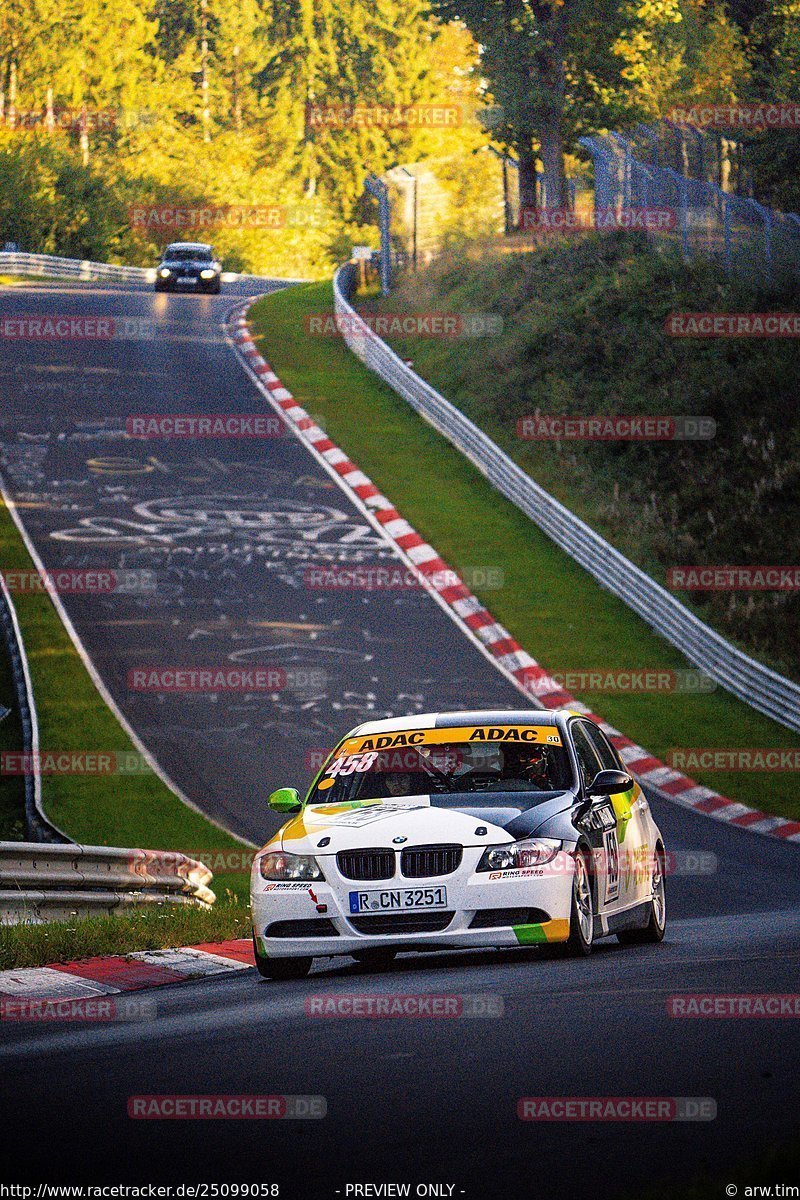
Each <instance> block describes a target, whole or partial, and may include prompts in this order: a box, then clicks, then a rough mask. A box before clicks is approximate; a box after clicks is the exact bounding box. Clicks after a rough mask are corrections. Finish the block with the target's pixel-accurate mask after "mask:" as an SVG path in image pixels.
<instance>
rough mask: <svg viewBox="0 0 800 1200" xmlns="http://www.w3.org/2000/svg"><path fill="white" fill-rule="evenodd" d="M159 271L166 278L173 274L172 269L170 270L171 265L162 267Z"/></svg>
mask: <svg viewBox="0 0 800 1200" xmlns="http://www.w3.org/2000/svg"><path fill="white" fill-rule="evenodd" d="M158 273H159V275H160V276H161V278H162V279H166V278H167V276H168V275H171V274H172V271H170V269H169V267H162V268H161V270H160V271H159V272H158Z"/></svg>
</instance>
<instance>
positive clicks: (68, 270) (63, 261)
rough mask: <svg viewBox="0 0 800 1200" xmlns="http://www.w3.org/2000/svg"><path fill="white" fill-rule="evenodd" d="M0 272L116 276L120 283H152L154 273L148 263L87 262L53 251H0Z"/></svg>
mask: <svg viewBox="0 0 800 1200" xmlns="http://www.w3.org/2000/svg"><path fill="white" fill-rule="evenodd" d="M0 274H8V275H58V276H67V277H68V278H75V279H86V280H92V279H116V280H118V281H119V282H120V283H152V281H153V280H154V279H155V277H156V273H155V269H154V268H151V267H120V266H116V265H115V264H113V263H96V262H88V261H87V260H86V259H83V260H81V259H78V258H58V257H57V256H56V255H54V254H23V253H22V252H21V251H5V250H4V251H2V252H0Z"/></svg>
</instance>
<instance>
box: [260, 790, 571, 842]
mask: <svg viewBox="0 0 800 1200" xmlns="http://www.w3.org/2000/svg"><path fill="white" fill-rule="evenodd" d="M435 799H436V801H437V802H438V801H440V800H441V799H442V797H440V796H437V797H435ZM447 799H448V807H447V808H442V807H440V806H439V804H438V803H436V804H431V797H430V796H409V797H405V798H403V799H402V800H366V801H356V802H354V803H351V804H315V805H308V806H307V807H306V808H304V809H303V811H302V812H301V813H298V814H297V816H296V817H293V818H292V820H291V821H289V822H288V823H287V824H286V825H284V827H283V829H282V830H281V831H280V833H279V834H278V836H277V838H275V839H273V842H272V843H271V844H272V845H273V846H274V845H275V843H276V842H278V841H279V842H280V846H281V848H282V849H285V850H287V851H289V852H291V853H293V854H312V853H313V854H319V853H320V852H322V853H323V854H337V853H338V852H339V851H340V850H354V849H359V848H363V847H371V846H390V845H391V844H392V843H393V842H394V839H395V838H405V839H406V841H405V842H398V843H396V844H397V845H405V846H407V847H411V846H420V845H435V844H439V843H443V842H446V843H451V842H455V843H457V844H458V845H461V846H486V845H493V844H494V845H496V844H498V843H502V842H510V841H514V840H516V839H517V838H520V837H526V836H528V835H529V833H530V831H531V830H532V829H533V828H534V827H535V826H538V825H541V824H542V822H543V821H545V820H547V818H548V817H550V816H552V815H553V814H554V813H557V812H562V811H563V810H564V809H565V808H569V807H570V806H571V805H572V804H573V803H574V797H573V796H572V795H571V793H560V794H558V795H557V796H554V797H552V798H549V799H547V800H545V801H544V802H543V803H540V804H537V805H536V806H534V807H532V808H529V809H526V810H521V809H520V807H519V806H518V805H517V806H514V805H513V804H512V803H510V804H509V805H508V806H506V807H499V806H498V807H487V806H485V805H483V806H482V805H481V803H480V801H481V797H480V795H464V796H448V798H447ZM509 799H510V800H511V799H512V798H511V797H509ZM462 801H463V803H462ZM478 828H483V829H485V830H486V832H485V833H481V834H478V833H476V830H477V829H478ZM324 838H328V839H330V840H329V841H328V842H327V843H326V844H325V845H324V846H320V841H321V840H322V839H324Z"/></svg>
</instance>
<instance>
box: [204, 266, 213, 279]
mask: <svg viewBox="0 0 800 1200" xmlns="http://www.w3.org/2000/svg"><path fill="white" fill-rule="evenodd" d="M216 273H217V272H216V271H212V270H211V269H210V268H209V267H205V268H204V269H203V270H202V271H201V272H200V278H201V279H213V278H214V276H215V275H216Z"/></svg>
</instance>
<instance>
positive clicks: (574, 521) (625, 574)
mask: <svg viewBox="0 0 800 1200" xmlns="http://www.w3.org/2000/svg"><path fill="white" fill-rule="evenodd" d="M354 283H355V269H354V267H353V265H352V264H351V263H347V264H345V265H344V266H343V267H341V268H340V269H339V271H337V273H336V275H335V277H334V281H333V295H334V305H335V309H336V314H337V316H339V317H342V318H346V320H343V321H342V326H343V330H344V333H343V336H344V339H345V341H346V342H347V345H348V346H349V348H350V349H351V350H352V352H353V353H354V354H355V355H356V357H358V358H360V359H361V361H362V362H363V363H365V365H366V366H368V367H369V368H370V370H372V371H374V372H375V374H376V375H379V376H380V378H381V379H383V380H384V381H385V382H386V383H388V384H389V386H390V387H391V388H393V389H394V391H396V392H397V393H398V394H399V395H400V396H402V397H403V399H404V400H407V401H408V403H409V404H410V405H411V407H412V408H414V409H415V410H416V411H417V412H418V413H419V414H420V415H421V416H422V417H424V419H425V420H426V421H427V422H428V423H429V424H430V425H432V426H433V427H434V429H436V430H438V432H439V433H441V434H442V435H443V436H444V437H446V438H447V440H448V441H449V442H451V443H452V444H453V445H454V446H456V447H457V449H459V450H460V451H461V452H462V454H464V455H465V456H466V457H467V458H468V459H469V460H470V462H472V463H474V465H475V466H476V467H477V468H478V470H479V471H480V472H481V473H482V474H483V475H485V476H486V478H487V479H488V480H489V482H490V483H491V484H492V485H493V486H494V487H495V488H497V490H498V491H499V492H501V493H502V495H504V496H505V497H507V499H509V500H510V501H511V502H512V503H513V504H515V505H516V506H517V508H519V509H520V510H521V511H522V512H524V513H525V515H526V516H528V517H530V519H531V520H532V521H534V522H535V524H536V525H538V526H539V528H540V529H542V530H543V531H544V532H545V533H546V534H547V535H548V536H549V537H550V538H552V540H553V541H554V542H555V543H556V545H558V546H560V547H561V549H562V550H565V551H566V552H567V554H569V556H570V557H571V558H573V559H574V560H575V561H576V562H577V563H579V564H580V565H581V566H582V567H583V568H584V569H585V570H587V571H588V572H589V573H590V574H591V575H593V576H594V578H595V579H596V580H597V581H598V582H599V583H600V584H601V585H602V586H603V587H604V588H606V589H607V590H608V591H609V592H611V593H613V595H615V596H618V597H619V599H620V600H623V601H624V602H625V604H627V605H628V607H629V608H631V609H633V611H634V612H635V613H637V614H638V616H640V617H641V618H642V619H643V620H644V621H646V622H647V624H648V625H650V626H651V628H652V629H654V630H655V631H656V633H660V634H661V636H662V637H664V638H666V640H667V641H668V642H671V643H672V645H673V646H676V647H677V648H678V649H679V650H680V651H681V653H682V654H684V655H685V656H686V658H688V660H689V661H690V662H691V663H693V664H694V665H695V666H696V667H699V668H701V669H702V670H703V671H705V672H706V674H707V675H709V676H710V678H712V679H714V680H715V681H716V682H717V683H718V684H720V686H721V687H724V688H726V689H727V690H728V691H729V692H732V693H733V695H734V696H737V697H738V698H739V699H740V700H743V701H744V702H745V703H746V704H749V705H751V707H753V708H755V709H758V711H759V712H762V713H765V714H766V715H767V716H768V717H772V718H773V719H774V720H776V721H779V722H780V723H781V724H782V725H785V726H786V727H787V728H789V729H796V730H800V685H798V684H796V683H794V682H793V681H792V680H790V679H786V678H785V677H784V676H783V675H779V674H778V673H777V672H776V671H772V670H770V668H769V667H766V666H764V664H763V663H759V662H757V661H756V660H755V659H752V658H750V657H749V656H748V655H747V654H744V653H743V652H742V651H741V650H739V649H737V647H736V646H733V645H731V643H730V642H728V641H726V640H725V638H724V637H722V636H721V635H720V634H719V633H717V632H716V631H715V630H713V629H711V628H710V626H708V625H706V624H705V623H704V622H703V621H701V620H700V618H699V617H697V616H695V615H694V613H692V612H690V611H689V609H687V608H686V607H685V605H683V604H681V602H680V600H678V599H677V598H676V597H675V596H673V595H671V594H670V593H669V592H668V591H667V590H666V589H665V588H663V587H661V585H660V584H658V583H656V582H655V580H653V579H651V578H650V576H649V575H646V574H645V572H644V571H642V570H640V568H639V567H637V566H636V565H635V564H634V563H632V562H630V560H629V559H627V558H625V556H624V555H623V554H620V552H619V551H618V550H615V549H614V547H613V546H611V545H609V543H608V542H606V541H605V540H604V539H603V538H602V537H600V535H599V534H598V533H595V531H594V530H593V529H590V528H589V526H588V525H585V524H584V522H583V521H581V520H579V518H578V517H576V516H575V515H574V513H571V512H570V511H569V509H568V508H565V507H564V505H563V504H560V503H559V502H558V500H556V499H555V498H554V497H553V496H551V495H550V494H549V493H548V492H546V491H545V490H544V488H542V487H540V486H539V484H538V483H536V482H534V480H533V479H531V477H530V476H529V475H527V474H526V473H525V472H524V471H523V470H522V468H521V467H518V466H517V464H516V463H515V462H513V461H512V459H510V458H509V456H508V455H507V454H505V453H504V452H503V451H502V450H501V449H500V448H499V446H497V445H495V443H494V442H493V441H492V439H491V438H490V437H488V436H487V434H485V433H483V432H482V430H480V429H478V427H477V426H476V425H474V424H473V423H472V421H470V420H469V418H468V417H465V416H464V414H463V413H461V412H459V411H458V409H457V408H456V407H455V406H454V405H453V404H451V403H450V401H449V400H446V399H445V398H444V396H441V395H440V394H439V393H438V392H437V391H436V390H435V389H434V388H432V387H431V386H430V384H428V383H426V382H425V380H424V379H420V377H419V375H417V374H416V373H415V372H414V371H412V369H411V368H410V367H408V366H406V364H405V363H404V362H403V361H402V359H401V358H399V357H398V356H397V355H396V354H395V353H394V351H393V350H390V348H389V347H388V346H387V345H386V343H385V342H383V341H381V339H380V338H379V337H378V336H377V334H375V333H374V332H373V331H372V330H371V329H370V328H369V327H368V326H367V324H366V322H363V321H360V319H359V317H358V314H357V313H356V311H355V310H354V309H353V308H352V307H351V305H350V304H349V297H350V295H351V293H352V289H353V286H354ZM354 329H355V333H354V332H353V330H354Z"/></svg>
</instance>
